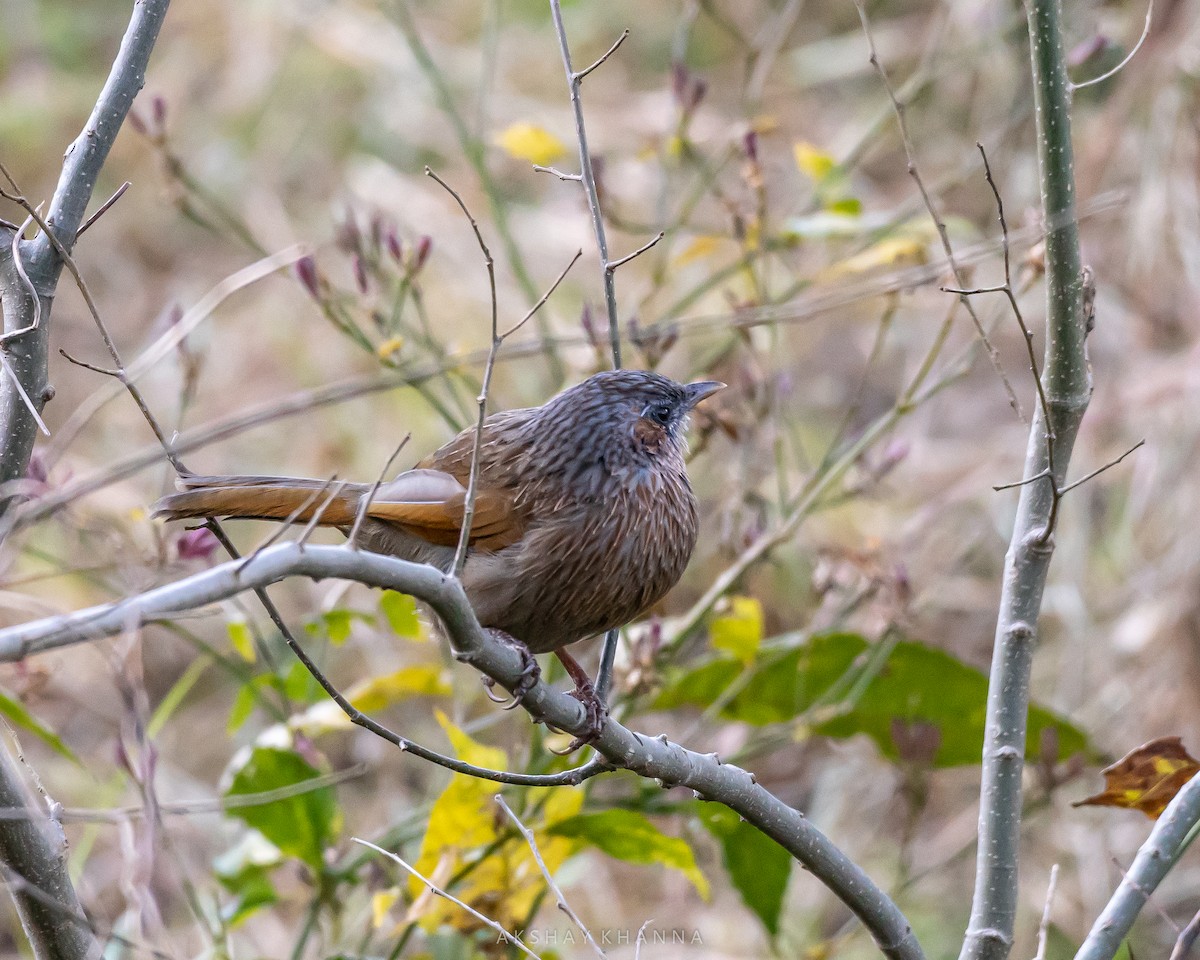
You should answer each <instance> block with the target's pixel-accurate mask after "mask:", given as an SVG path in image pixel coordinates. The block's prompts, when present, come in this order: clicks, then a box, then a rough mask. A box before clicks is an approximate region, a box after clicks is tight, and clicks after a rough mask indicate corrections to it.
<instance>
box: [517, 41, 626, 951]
mask: <svg viewBox="0 0 1200 960" xmlns="http://www.w3.org/2000/svg"><path fill="white" fill-rule="evenodd" d="M626 32H628V31H626ZM496 803H498V804H500V809H501V810H503V811H504V812H505V813H507V814H508V818H509V819H510V820H511V821H512V822H513V823H514V824H515V825H516V828H517V829H518V830H519V831H521V836H522V837H524V838H525V842H526V843H527V844H528V845H529V850H530V852H531V853H532V854H533V859H534V860H535V861H537V865H538V869H539V870H541V871H542V876H543V877H544V878H545V880H546V886H547V887H549V888H550V892H551V893H553V894H554V898H555V900H556V901H557V902H558V909H559V910H561V911H562V912H563V913H565V914H566V915H567V916H568V917H569V918H570V919H571V922H573V923H574V924H575V926H577V927H578V928H579V929H580V930H581V931H582V932H583V939H584V941H585V942H586V943H587V945H588V946H589V947H591V948H592V952H593V953H595V954H596V956H598V957H599V958H600V960H606V958H605V954H604V951H603V950H601V949H600V945H599V944H598V943H596V941H595V940H594V939H593V937H592V932H591V931H590V930H588V928H587V926H586V925H585V924H584V922H583V921H582V920H580V919H579V914H577V913H576V912H575V911H574V910H572V909H571V905H570V904H569V903H567V898H566V897H564V896H563V892H562V889H561V888H560V887H559V886H558V884H557V883H555V882H554V878H553V877H552V876H550V871H549V870H547V869H546V861H545V860H543V859H542V851H541V850H539V849H538V845H537V839H536V838H535V837H534V835H533V831H532V830H530V829H529V828H528V827H527V826H525V824H523V823H522V822H521V818H520V817H518V816H517V815H516V813H515V812H513V808H512V807H510V806H509V805H508V804H507V803H505V802H504V797H502V796H500V794H496Z"/></svg>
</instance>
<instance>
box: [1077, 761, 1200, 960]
mask: <svg viewBox="0 0 1200 960" xmlns="http://www.w3.org/2000/svg"><path fill="white" fill-rule="evenodd" d="M1197 823H1200V777H1193V778H1192V779H1191V780H1189V781H1188V782H1187V783H1186V784H1185V785H1184V787H1183V789H1182V790H1180V791H1179V793H1177V794H1176V795H1175V799H1174V800H1172V801H1171V802H1170V803H1169V804H1168V805H1167V809H1166V810H1164V811H1163V815H1162V816H1161V817H1159V818H1158V821H1157V822H1156V823H1155V824H1154V829H1153V830H1151V831H1150V836H1148V837H1147V838H1146V842H1145V843H1143V844H1142V846H1141V849H1140V850H1138V852H1137V856H1136V857H1134V860H1133V866H1131V867H1130V868H1129V871H1128V872H1127V873H1126V874H1125V876H1124V877H1123V878H1122V879H1121V885H1120V886H1119V887H1117V889H1116V892H1115V893H1113V895H1112V898H1111V899H1110V900H1109V901H1108V904H1107V905H1106V906H1105V908H1104V910H1103V912H1101V914H1100V916H1099V917H1097V918H1096V922H1095V923H1094V924H1093V925H1092V929H1091V932H1090V933H1089V934H1088V936H1087V939H1086V940H1084V941H1083V945H1082V946H1081V947H1080V948H1079V952H1078V953H1077V954H1075V960H1112V958H1113V957H1114V956H1115V955H1116V952H1117V949H1118V948H1119V947H1120V946H1121V941H1122V940H1124V939H1125V935H1126V934H1127V933H1129V928H1130V927H1132V926H1133V921H1134V920H1136V919H1137V915H1138V914H1139V913H1141V911H1142V907H1144V906H1145V905H1146V901H1147V900H1148V899H1149V898H1150V895H1151V894H1152V893H1153V892H1154V889H1155V887H1157V886H1158V885H1159V883H1160V882H1161V881H1162V878H1163V877H1165V876H1166V875H1167V872H1168V871H1169V870H1170V869H1171V868H1172V867H1173V866H1175V864H1176V862H1177V861H1178V860H1179V855H1180V854H1181V853H1182V852H1183V849H1184V847H1185V846H1186V843H1187V841H1188V839H1189V834H1190V833H1191V831H1192V830H1193V829H1194V828H1195V826H1196V824H1197Z"/></svg>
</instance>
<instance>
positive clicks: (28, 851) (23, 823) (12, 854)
mask: <svg viewBox="0 0 1200 960" xmlns="http://www.w3.org/2000/svg"><path fill="white" fill-rule="evenodd" d="M0 809H3V810H4V812H5V813H11V812H14V811H19V812H20V814H21V816H19V817H14V818H12V819H9V820H8V821H7V822H5V823H4V829H3V830H0V862H2V863H3V865H4V867H3V869H4V879H5V881H6V883H7V884H8V886H9V889H10V891H11V894H12V898H13V903H14V904H15V905H16V908H17V916H18V917H20V919H21V927H22V929H23V930H24V931H25V936H27V937H28V938H29V945H30V947H31V948H32V950H33V955H34V957H36V958H37V960H85V958H86V960H93V958H98V957H99V956H100V953H101V950H100V944H99V942H98V941H97V940H96V937H95V934H93V932H92V929H91V926H90V924H89V923H88V920H87V918H86V917H85V916H84V912H83V908H82V907H81V906H80V904H79V900H78V898H77V897H76V895H75V888H74V887H73V886H72V885H71V879H70V876H69V875H68V874H67V846H66V837H64V836H63V835H62V826H61V824H58V823H56V822H54V821H52V820H51V819H50V817H48V816H47V815H46V811H45V809H44V808H43V809H42V810H39V809H37V806H36V805H35V802H34V801H33V800H32V799H31V798H30V797H29V795H28V791H26V790H25V789H24V788H23V786H22V783H21V778H20V776H19V774H18V772H17V769H16V764H14V763H13V761H12V758H11V757H10V756H9V754H8V750H6V749H4V748H3V747H0ZM55 832H56V833H57V836H55V835H54V834H55Z"/></svg>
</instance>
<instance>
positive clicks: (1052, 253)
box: [961, 0, 1091, 960]
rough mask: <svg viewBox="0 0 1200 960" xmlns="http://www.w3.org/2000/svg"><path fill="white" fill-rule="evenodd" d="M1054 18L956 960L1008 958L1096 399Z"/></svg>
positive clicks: (1035, 47) (1043, 7) (1043, 53)
mask: <svg viewBox="0 0 1200 960" xmlns="http://www.w3.org/2000/svg"><path fill="white" fill-rule="evenodd" d="M1061 14H1062V11H1061V8H1060V0H1027V3H1026V15H1027V17H1028V21H1029V37H1030V55H1031V58H1032V64H1033V77H1034V92H1035V96H1036V99H1037V111H1036V118H1037V137H1038V167H1039V171H1040V176H1041V188H1042V215H1043V218H1044V220H1045V222H1046V223H1047V224H1048V225H1049V226H1048V230H1047V234H1046V330H1047V333H1046V354H1045V362H1044V364H1043V374H1042V381H1041V388H1040V389H1042V390H1043V391H1044V396H1045V401H1046V402H1045V404H1038V406H1037V407H1036V408H1035V414H1034V419H1033V423H1032V425H1031V426H1030V430H1029V442H1028V445H1027V446H1026V452H1025V469H1024V471H1023V473H1022V476H1025V477H1033V476H1037V475H1038V474H1042V473H1045V474H1046V475H1047V478H1048V479H1047V481H1046V482H1044V483H1028V484H1025V485H1023V486H1022V487H1021V495H1020V500H1019V502H1018V505H1017V515H1016V522H1015V524H1014V526H1013V533H1012V540H1011V542H1010V544H1009V548H1008V553H1007V555H1006V557H1005V564H1004V582H1003V586H1002V590H1001V596H1000V611H999V616H998V618H997V622H996V638H995V647H994V649H993V654H992V668H991V677H990V680H989V684H988V705H987V726H986V733H985V739H984V747H983V770H982V782H981V785H980V807H979V850H978V854H977V859H976V865H975V895H974V901H973V903H972V908H971V919H970V922H969V924H968V927H967V936H966V939H965V940H964V942H963V949H962V954H961V960H1005V958H1007V956H1008V954H1009V952H1010V950H1011V948H1012V937H1013V928H1014V924H1015V921H1016V913H1017V867H1018V857H1019V852H1020V850H1019V848H1020V825H1021V772H1022V767H1023V765H1024V762H1025V734H1026V729H1025V727H1026V718H1027V714H1028V710H1029V674H1030V668H1031V664H1032V661H1033V650H1034V647H1035V645H1036V642H1037V623H1038V616H1039V613H1040V611H1041V604H1042V591H1043V589H1044V588H1045V585H1046V575H1047V572H1048V570H1049V568H1050V558H1051V556H1052V554H1053V551H1054V538H1053V529H1054V521H1053V517H1054V511H1055V507H1056V492H1057V491H1058V490H1061V489H1062V487H1063V485H1064V484H1065V482H1066V474H1067V468H1068V466H1069V465H1070V460H1071V450H1072V448H1073V446H1074V444H1075V435H1076V433H1077V432H1078V430H1079V424H1080V421H1081V420H1082V419H1083V414H1084V411H1085V410H1086V409H1087V405H1088V400H1089V399H1090V397H1091V378H1090V375H1089V372H1088V367H1087V351H1086V346H1085V338H1086V336H1087V330H1086V323H1085V318H1084V311H1083V278H1082V266H1081V262H1080V255H1079V228H1078V221H1077V219H1076V210H1075V185H1074V179H1073V176H1074V173H1073V155H1072V149H1071V115H1070V106H1071V102H1070V100H1071V98H1070V81H1069V80H1068V79H1067V74H1066V59H1065V54H1064V50H1063V41H1062V16H1061ZM1051 456H1052V457H1053V462H1051Z"/></svg>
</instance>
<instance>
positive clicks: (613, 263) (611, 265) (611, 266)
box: [604, 231, 666, 273]
mask: <svg viewBox="0 0 1200 960" xmlns="http://www.w3.org/2000/svg"><path fill="white" fill-rule="evenodd" d="M665 236H666V234H665V233H662V232H661V231H660V232H659V234H658V236H656V237H655V238H654V239H653V240H651V241H649V242H648V243H644V244H642V245H641V246H640V247H638V248H637V249H636V250H634V251H633V253H630V254H627V255H626V256H624V257H621V259H620V260H610V261H608V262H607V263H606V264H605V265H604V269H605V270H606V271H608V272H609V273H612V272H613V271H614V270H616V269H617V267H620V266H622V265H624V264H626V263H628V262H629V261H630V260H632V259H634V257H640V256H641V255H642V254H643V253H645V252H646V251H647V250H649V249H650V248H651V247H652V246H654V245H655V244H656V243H658V241H659V240H661V239H662V238H663V237H665Z"/></svg>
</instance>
